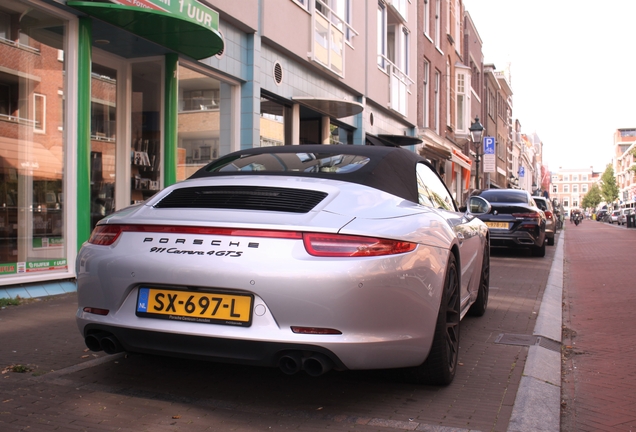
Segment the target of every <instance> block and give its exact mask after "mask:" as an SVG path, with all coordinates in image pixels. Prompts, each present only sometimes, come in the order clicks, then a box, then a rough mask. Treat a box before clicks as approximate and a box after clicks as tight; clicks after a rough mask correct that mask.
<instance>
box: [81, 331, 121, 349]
mask: <svg viewBox="0 0 636 432" xmlns="http://www.w3.org/2000/svg"><path fill="white" fill-rule="evenodd" d="M84 343H85V344H86V346H87V347H88V349H90V350H91V351H96V352H97V351H104V352H105V353H106V354H117V353H118V352H122V351H123V350H124V348H123V347H122V345H121V343H119V340H117V338H116V337H115V336H114V335H113V334H111V333H106V332H99V333H91V334H89V335H88V336H86V337H85V338H84Z"/></svg>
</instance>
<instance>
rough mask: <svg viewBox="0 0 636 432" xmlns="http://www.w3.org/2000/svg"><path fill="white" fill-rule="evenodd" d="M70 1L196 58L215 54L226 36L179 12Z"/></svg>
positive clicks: (78, 7)
mask: <svg viewBox="0 0 636 432" xmlns="http://www.w3.org/2000/svg"><path fill="white" fill-rule="evenodd" d="M66 4H67V6H70V7H72V8H74V9H77V10H79V11H82V12H84V13H85V14H87V15H90V16H92V17H95V18H98V19H100V20H102V21H105V22H107V23H109V24H113V25H115V26H117V27H120V28H122V29H124V30H127V31H129V32H131V33H133V34H135V35H137V36H140V37H142V38H144V39H147V40H149V41H151V42H155V43H157V44H159V45H162V46H164V47H166V48H169V49H171V50H172V51H175V52H178V53H180V54H185V55H187V56H190V57H192V58H193V59H196V60H201V59H204V58H207V57H212V56H213V55H215V54H217V53H219V52H221V51H222V50H223V38H222V37H221V35H220V34H219V32H218V31H216V30H214V29H211V28H208V27H205V26H203V25H201V24H198V23H196V22H193V21H188V20H186V19H183V18H182V17H179V16H178V15H173V14H170V13H167V12H163V11H158V10H153V9H146V8H140V7H132V6H123V5H118V4H111V3H94V2H88V1H69V2H67V3H66Z"/></svg>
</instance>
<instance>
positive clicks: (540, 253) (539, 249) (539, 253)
mask: <svg viewBox="0 0 636 432" xmlns="http://www.w3.org/2000/svg"><path fill="white" fill-rule="evenodd" d="M532 256H535V257H544V256H545V242H543V244H542V245H541V246H535V247H533V248H532Z"/></svg>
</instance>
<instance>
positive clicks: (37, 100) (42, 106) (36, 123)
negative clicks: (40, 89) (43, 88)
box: [33, 93, 46, 133]
mask: <svg viewBox="0 0 636 432" xmlns="http://www.w3.org/2000/svg"><path fill="white" fill-rule="evenodd" d="M33 130H34V131H36V132H39V133H44V132H46V96H45V95H42V94H38V93H34V94H33Z"/></svg>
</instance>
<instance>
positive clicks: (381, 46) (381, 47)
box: [377, 2, 387, 69]
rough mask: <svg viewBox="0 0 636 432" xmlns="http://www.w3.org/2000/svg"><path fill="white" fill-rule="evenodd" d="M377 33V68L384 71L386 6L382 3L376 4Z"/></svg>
mask: <svg viewBox="0 0 636 432" xmlns="http://www.w3.org/2000/svg"><path fill="white" fill-rule="evenodd" d="M377 32H378V41H377V42H378V66H380V67H381V68H382V69H386V55H387V52H386V45H387V43H386V36H387V34H386V5H385V4H384V3H383V2H378V15H377Z"/></svg>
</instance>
